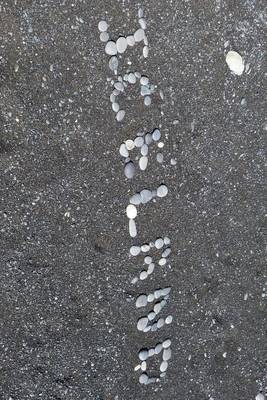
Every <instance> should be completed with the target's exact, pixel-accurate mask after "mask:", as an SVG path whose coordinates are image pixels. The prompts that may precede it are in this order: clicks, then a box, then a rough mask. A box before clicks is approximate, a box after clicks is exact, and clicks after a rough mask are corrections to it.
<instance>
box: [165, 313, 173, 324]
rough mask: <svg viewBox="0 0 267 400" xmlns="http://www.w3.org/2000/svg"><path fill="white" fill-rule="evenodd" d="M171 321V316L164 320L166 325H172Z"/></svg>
mask: <svg viewBox="0 0 267 400" xmlns="http://www.w3.org/2000/svg"><path fill="white" fill-rule="evenodd" d="M172 320H173V318H172V315H168V317H167V318H166V319H165V322H166V324H167V325H169V324H171V323H172Z"/></svg>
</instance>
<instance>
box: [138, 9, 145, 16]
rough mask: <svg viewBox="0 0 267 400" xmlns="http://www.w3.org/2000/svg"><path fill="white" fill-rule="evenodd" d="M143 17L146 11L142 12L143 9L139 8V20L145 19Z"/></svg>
mask: <svg viewBox="0 0 267 400" xmlns="http://www.w3.org/2000/svg"><path fill="white" fill-rule="evenodd" d="M143 16H144V11H143V10H142V8H139V10H138V17H139V18H143Z"/></svg>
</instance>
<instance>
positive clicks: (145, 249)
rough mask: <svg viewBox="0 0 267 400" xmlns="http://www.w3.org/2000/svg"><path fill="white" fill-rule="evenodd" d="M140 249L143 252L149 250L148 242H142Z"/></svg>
mask: <svg viewBox="0 0 267 400" xmlns="http://www.w3.org/2000/svg"><path fill="white" fill-rule="evenodd" d="M140 197H141V196H140ZM141 250H142V252H143V253H147V252H148V251H149V250H150V246H149V244H142V246H141Z"/></svg>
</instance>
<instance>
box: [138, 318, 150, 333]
mask: <svg viewBox="0 0 267 400" xmlns="http://www.w3.org/2000/svg"><path fill="white" fill-rule="evenodd" d="M147 324H148V318H147V317H142V318H139V320H138V322H137V329H138V330H139V331H143V330H144V329H145V328H146V326H147Z"/></svg>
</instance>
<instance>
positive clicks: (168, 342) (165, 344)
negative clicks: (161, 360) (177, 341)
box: [162, 339, 172, 349]
mask: <svg viewBox="0 0 267 400" xmlns="http://www.w3.org/2000/svg"><path fill="white" fill-rule="evenodd" d="M171 344H172V342H171V341H170V339H166V340H164V342H163V343H162V346H163V348H164V349H167V348H168V347H170V345H171Z"/></svg>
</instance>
